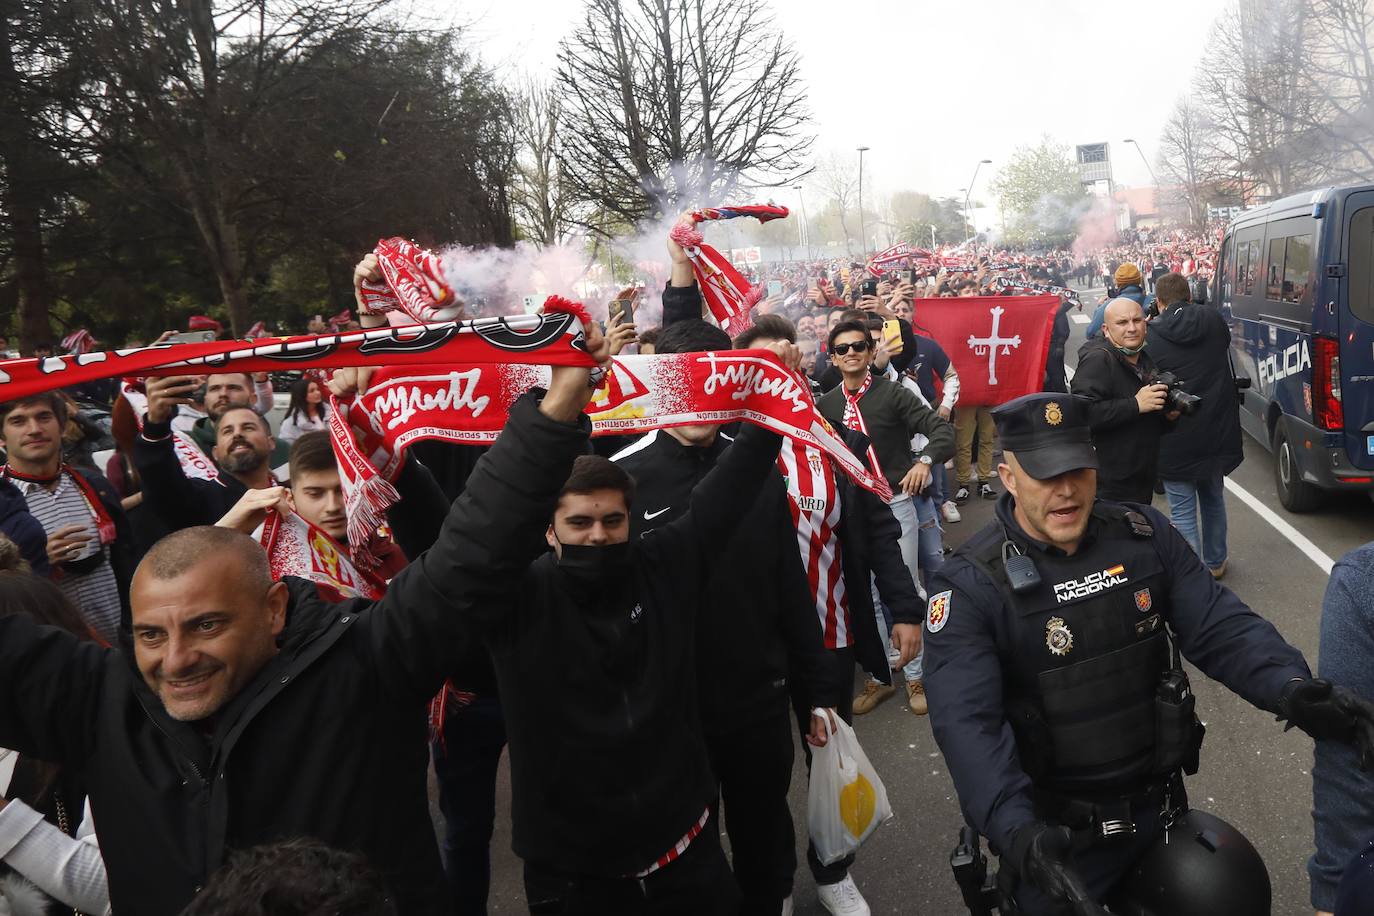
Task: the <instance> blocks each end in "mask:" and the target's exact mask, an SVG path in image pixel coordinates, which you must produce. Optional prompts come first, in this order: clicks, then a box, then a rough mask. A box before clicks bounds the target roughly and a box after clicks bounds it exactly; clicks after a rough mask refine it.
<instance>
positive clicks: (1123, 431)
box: [1071, 297, 1179, 505]
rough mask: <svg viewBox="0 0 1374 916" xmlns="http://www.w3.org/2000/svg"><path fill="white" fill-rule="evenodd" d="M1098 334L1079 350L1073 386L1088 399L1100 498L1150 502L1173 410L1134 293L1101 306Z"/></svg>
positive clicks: (1078, 393) (1170, 427) (1176, 417)
mask: <svg viewBox="0 0 1374 916" xmlns="http://www.w3.org/2000/svg"><path fill="white" fill-rule="evenodd" d="M1103 314H1104V321H1103V323H1102V336H1101V337H1092V338H1089V339H1088V342H1087V343H1085V344H1084V345H1083V348H1082V349H1081V350H1079V351H1078V371H1077V372H1075V373H1074V377H1073V384H1072V386H1071V387H1072V390H1073V393H1074V394H1077V395H1081V396H1083V397H1084V398H1086V399H1087V400H1088V406H1087V408H1086V410H1087V415H1088V422H1089V423H1090V424H1092V431H1093V444H1094V445H1095V446H1096V447H1097V452H1098V454H1099V455H1100V456H1101V457H1102V467H1101V470H1100V471H1099V472H1098V475H1097V491H1098V493H1099V494H1100V495H1101V496H1102V498H1104V499H1112V500H1117V501H1119V502H1132V503H1141V504H1144V505H1149V504H1150V500H1151V499H1152V498H1153V491H1154V485H1155V471H1156V468H1157V467H1158V466H1159V441H1160V438H1161V437H1163V436H1164V434H1165V433H1167V432H1169V431H1170V430H1172V429H1173V424H1174V421H1175V420H1177V419H1178V416H1179V415H1178V411H1175V410H1166V406H1167V404H1168V397H1167V395H1168V393H1169V388H1168V386H1167V385H1161V384H1158V383H1156V382H1155V381H1154V379H1155V378H1156V372H1157V369H1156V367H1155V363H1154V360H1153V359H1151V358H1150V354H1149V353H1148V352H1146V350H1145V334H1146V328H1147V324H1146V322H1145V313H1144V312H1143V311H1142V310H1141V308H1140V304H1139V303H1137V302H1136V301H1135V300H1134V299H1127V298H1124V297H1123V298H1117V299H1113V300H1112V301H1111V302H1108V303H1107V307H1106V309H1105V310H1104V312H1103Z"/></svg>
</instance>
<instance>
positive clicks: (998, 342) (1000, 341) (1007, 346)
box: [968, 305, 1021, 385]
mask: <svg viewBox="0 0 1374 916" xmlns="http://www.w3.org/2000/svg"><path fill="white" fill-rule="evenodd" d="M988 311H990V312H992V330H991V331H989V332H988V336H987V337H974V336H973V335H972V334H970V335H969V336H968V346H969V349H970V350H972V351H973V355H974V356H986V357H987V358H988V384H989V385H996V384H997V348H998V347H1001V348H1002V355H1003V356H1011V348H1012V347H1019V346H1021V335H1020V334H1017V335H1016V336H1015V337H999V336H998V333H997V332H998V329H999V328H1000V326H1001V323H1002V313H1003V312H1005V311H1006V309H1004V308H1002V307H1001V306H1000V305H995V306H993V307H992V308H990V309H988Z"/></svg>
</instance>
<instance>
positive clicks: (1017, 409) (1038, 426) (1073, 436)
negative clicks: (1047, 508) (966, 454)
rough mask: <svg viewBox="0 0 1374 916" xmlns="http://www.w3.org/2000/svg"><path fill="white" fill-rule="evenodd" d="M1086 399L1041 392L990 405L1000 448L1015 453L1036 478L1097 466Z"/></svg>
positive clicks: (1022, 465) (1040, 478) (1027, 470)
mask: <svg viewBox="0 0 1374 916" xmlns="http://www.w3.org/2000/svg"><path fill="white" fill-rule="evenodd" d="M1087 404H1088V402H1087V400H1086V399H1084V398H1080V397H1078V396H1076V395H1072V394H1056V393H1053V392H1041V393H1038V394H1028V395H1026V396H1025V397H1020V398H1017V399H1016V400H1014V401H1008V402H1007V403H1005V404H1003V405H1001V406H1000V407H995V408H993V411H992V419H993V421H994V422H995V423H996V424H997V435H998V436H999V437H1000V438H1001V440H1002V448H1004V449H1006V450H1007V451H1010V452H1014V453H1015V454H1016V460H1017V461H1018V462H1020V464H1021V467H1022V468H1023V469H1024V470H1025V472H1026V473H1027V474H1029V475H1030V476H1032V477H1034V478H1035V479H1037V480H1047V479H1049V478H1051V477H1058V476H1059V475H1060V474H1063V473H1066V472H1068V471H1076V470H1079V469H1080V468H1093V469H1094V470H1096V468H1097V450H1096V449H1095V448H1093V443H1092V432H1091V430H1090V429H1089V427H1088V412H1087Z"/></svg>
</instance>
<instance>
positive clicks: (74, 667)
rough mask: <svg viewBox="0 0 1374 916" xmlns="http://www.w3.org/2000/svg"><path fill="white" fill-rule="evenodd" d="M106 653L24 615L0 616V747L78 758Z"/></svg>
mask: <svg viewBox="0 0 1374 916" xmlns="http://www.w3.org/2000/svg"><path fill="white" fill-rule="evenodd" d="M109 652H110V650H108V649H102V648H101V647H100V646H98V645H96V644H95V643H93V642H83V641H81V640H78V639H77V638H76V637H75V636H73V635H71V634H70V633H68V632H66V631H65V630H59V629H57V628H56V627H44V626H40V625H38V624H37V623H36V622H34V619H33V618H32V617H30V616H29V615H27V614H14V615H11V616H9V617H0V747H5V748H9V749H10V750H14V751H18V752H19V753H21V754H24V755H25V756H28V757H35V758H37V759H40V760H47V761H50V762H52V763H60V764H64V765H71V766H76V765H79V764H82V763H84V762H85V761H86V759H87V757H88V756H89V755H90V752H91V747H90V742H91V736H92V735H93V734H94V718H95V715H96V712H97V706H98V702H99V692H100V682H101V677H102V675H103V672H104V666H105V664H106V656H107V655H108V653H109Z"/></svg>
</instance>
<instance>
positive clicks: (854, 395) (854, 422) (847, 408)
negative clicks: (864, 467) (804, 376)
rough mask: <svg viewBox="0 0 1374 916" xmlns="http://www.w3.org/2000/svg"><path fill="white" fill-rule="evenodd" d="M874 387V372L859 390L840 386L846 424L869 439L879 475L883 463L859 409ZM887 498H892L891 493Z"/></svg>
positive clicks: (870, 459)
mask: <svg viewBox="0 0 1374 916" xmlns="http://www.w3.org/2000/svg"><path fill="white" fill-rule="evenodd" d="M872 387H873V373H871V372H870V373H869V374H868V375H865V376H864V383H863V384H862V385H860V386H859V390H858V391H854V392H851V391H850V390H849V389H848V388H846V387H844V386H843V385H841V386H840V393H841V394H843V395H844V425H845V426H847V427H849V428H850V429H852V430H854V431H856V432H861V433H863V434H864V438H866V439H868V465H869V467H871V468H872V469H873V473H874V474H876V475H877V476H879V477H882V476H883V468H882V465H880V464H879V463H878V453H877V452H876V451H874V449H873V439H872V438H871V437H870V436H869V435H868V426H867V425H866V424H865V423H864V414H863V411H862V410H860V409H859V401H860V400H861V399H862V398H863V396H864V395H865V394H867V393H868V389H870V388H872ZM887 498H889V499H890V498H891V494H889V495H888V497H887Z"/></svg>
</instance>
